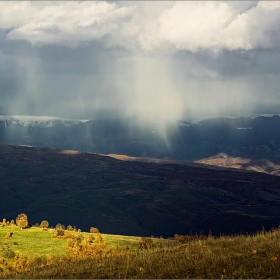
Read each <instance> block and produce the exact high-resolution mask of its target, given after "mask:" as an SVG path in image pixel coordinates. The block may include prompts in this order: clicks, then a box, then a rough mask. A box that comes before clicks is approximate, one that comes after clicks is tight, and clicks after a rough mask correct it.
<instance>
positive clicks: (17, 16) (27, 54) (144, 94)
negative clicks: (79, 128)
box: [0, 1, 280, 121]
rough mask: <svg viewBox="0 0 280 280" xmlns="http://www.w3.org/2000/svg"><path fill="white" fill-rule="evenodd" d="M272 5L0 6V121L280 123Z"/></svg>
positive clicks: (278, 29)
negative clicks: (257, 118) (221, 119)
mask: <svg viewBox="0 0 280 280" xmlns="http://www.w3.org/2000/svg"><path fill="white" fill-rule="evenodd" d="M279 23H280V1H273V2H262V1H219V2H211V1H204V2H203V1H194V2H192V1H157V2H156V1H116V2H114V1H101V2H98V1H94V2H87V1H86V2H83V1H80V2H74V1H69V2H68V1H43V2H41V1H38V2H36V1H35V2H28V1H24V2H20V1H18V2H0V62H1V63H0V115H26V116H32V115H34V116H52V117H60V118H70V119H97V118H98V119H102V118H116V117H118V118H119V117H125V118H126V117H136V118H139V119H145V120H167V121H174V120H178V119H181V120H184V119H185V120H189V119H203V118H208V117H218V116H228V117H238V116H254V115H258V114H279V113H280V98H279V97H280V95H279V78H280V39H279V38H280V24H279Z"/></svg>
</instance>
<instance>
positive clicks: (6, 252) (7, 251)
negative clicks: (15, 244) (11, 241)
mask: <svg viewBox="0 0 280 280" xmlns="http://www.w3.org/2000/svg"><path fill="white" fill-rule="evenodd" d="M15 255H16V253H15V252H14V251H13V250H12V249H11V248H10V247H9V246H8V245H7V244H4V245H3V246H2V257H4V258H8V259H12V258H14V257H15Z"/></svg>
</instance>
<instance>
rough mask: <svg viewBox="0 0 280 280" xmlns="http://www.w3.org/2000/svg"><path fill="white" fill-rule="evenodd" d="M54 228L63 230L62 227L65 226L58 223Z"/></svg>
mask: <svg viewBox="0 0 280 280" xmlns="http://www.w3.org/2000/svg"><path fill="white" fill-rule="evenodd" d="M55 229H56V230H58V229H62V230H64V229H65V226H64V225H62V224H61V223H58V224H57V225H56V226H55Z"/></svg>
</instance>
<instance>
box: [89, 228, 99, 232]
mask: <svg viewBox="0 0 280 280" xmlns="http://www.w3.org/2000/svg"><path fill="white" fill-rule="evenodd" d="M89 232H90V233H99V230H98V228H95V227H91V228H90V230H89Z"/></svg>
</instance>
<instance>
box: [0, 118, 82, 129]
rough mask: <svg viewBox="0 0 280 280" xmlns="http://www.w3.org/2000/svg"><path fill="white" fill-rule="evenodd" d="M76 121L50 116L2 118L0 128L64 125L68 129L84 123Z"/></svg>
mask: <svg viewBox="0 0 280 280" xmlns="http://www.w3.org/2000/svg"><path fill="white" fill-rule="evenodd" d="M82 122H84V121H81V120H76V119H65V118H57V117H48V116H0V126H5V127H7V126H11V125H20V126H24V127H29V128H35V127H40V128H43V127H45V128H47V127H53V126H61V125H64V126H66V127H69V126H72V125H76V124H79V123H82Z"/></svg>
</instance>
